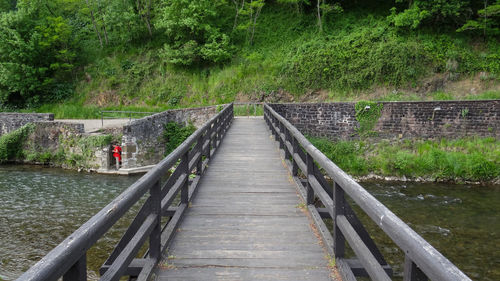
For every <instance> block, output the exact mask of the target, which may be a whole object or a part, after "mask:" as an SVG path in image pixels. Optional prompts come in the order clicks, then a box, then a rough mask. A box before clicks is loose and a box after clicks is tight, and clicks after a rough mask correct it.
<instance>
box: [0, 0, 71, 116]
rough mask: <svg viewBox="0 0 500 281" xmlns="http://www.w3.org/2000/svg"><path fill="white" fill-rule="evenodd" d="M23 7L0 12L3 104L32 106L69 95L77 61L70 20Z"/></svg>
mask: <svg viewBox="0 0 500 281" xmlns="http://www.w3.org/2000/svg"><path fill="white" fill-rule="evenodd" d="M20 8H21V9H19V10H18V11H11V12H8V13H0V104H2V103H4V104H13V105H15V106H30V105H36V104H38V103H40V102H41V101H49V100H51V99H52V100H53V99H54V98H62V97H66V96H67V95H69V94H70V93H71V92H72V87H68V86H66V84H67V80H68V75H69V74H70V73H71V71H72V70H73V68H74V61H75V52H74V50H72V44H73V42H72V39H71V34H72V29H71V27H70V25H69V24H68V21H67V20H65V19H63V18H62V17H53V16H48V15H44V14H43V11H41V8H36V7H31V6H28V7H24V6H21V7H20ZM28 8H29V9H28ZM54 90H55V91H54ZM53 92H56V93H55V95H54V94H53Z"/></svg>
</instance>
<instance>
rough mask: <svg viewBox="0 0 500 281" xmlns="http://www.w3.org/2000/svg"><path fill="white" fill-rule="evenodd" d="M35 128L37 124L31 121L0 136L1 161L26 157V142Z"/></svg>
mask: <svg viewBox="0 0 500 281" xmlns="http://www.w3.org/2000/svg"><path fill="white" fill-rule="evenodd" d="M34 128H35V125H33V124H31V123H30V124H27V125H24V126H22V127H21V128H19V129H17V130H15V131H13V132H10V133H8V134H4V135H2V136H1V137H0V163H2V162H5V161H9V160H16V159H22V158H23V157H24V155H23V145H24V142H25V140H26V138H27V137H28V135H29V134H30V133H31V132H33V130H34Z"/></svg>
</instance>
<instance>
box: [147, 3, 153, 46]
mask: <svg viewBox="0 0 500 281" xmlns="http://www.w3.org/2000/svg"><path fill="white" fill-rule="evenodd" d="M146 26H147V27H148V32H149V37H153V31H152V30H151V0H149V1H148V5H147V9H146Z"/></svg>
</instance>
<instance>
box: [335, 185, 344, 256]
mask: <svg viewBox="0 0 500 281" xmlns="http://www.w3.org/2000/svg"><path fill="white" fill-rule="evenodd" d="M333 200H334V206H333V215H334V222H335V223H334V226H333V251H334V253H335V258H343V257H344V254H345V237H344V234H342V232H341V231H340V228H338V224H337V216H341V215H344V206H345V197H344V190H343V189H342V187H340V186H339V185H338V184H337V183H336V182H334V183H333Z"/></svg>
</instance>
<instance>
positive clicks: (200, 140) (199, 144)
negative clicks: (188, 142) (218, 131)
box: [195, 134, 205, 175]
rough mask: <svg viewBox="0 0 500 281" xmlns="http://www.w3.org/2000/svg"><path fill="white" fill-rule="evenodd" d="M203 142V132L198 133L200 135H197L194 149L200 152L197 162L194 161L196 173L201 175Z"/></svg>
mask: <svg viewBox="0 0 500 281" xmlns="http://www.w3.org/2000/svg"><path fill="white" fill-rule="evenodd" d="M203 143H205V138H204V137H203V134H200V137H198V140H197V143H196V146H195V149H196V150H197V151H199V152H200V159H198V162H197V163H196V174H197V175H201V170H202V166H203V154H204V153H203Z"/></svg>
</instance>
